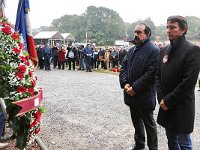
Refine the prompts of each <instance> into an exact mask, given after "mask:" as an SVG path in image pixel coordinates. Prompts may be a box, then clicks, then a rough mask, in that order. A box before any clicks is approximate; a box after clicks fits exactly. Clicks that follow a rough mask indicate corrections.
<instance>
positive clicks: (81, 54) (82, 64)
mask: <svg viewBox="0 0 200 150" xmlns="http://www.w3.org/2000/svg"><path fill="white" fill-rule="evenodd" d="M78 58H79V69H78V70H85V62H84V59H85V57H84V45H81V46H80V47H79V49H78Z"/></svg>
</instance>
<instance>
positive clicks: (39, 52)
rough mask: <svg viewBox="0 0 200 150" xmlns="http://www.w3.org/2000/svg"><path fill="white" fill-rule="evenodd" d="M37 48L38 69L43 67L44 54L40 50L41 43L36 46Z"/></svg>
mask: <svg viewBox="0 0 200 150" xmlns="http://www.w3.org/2000/svg"><path fill="white" fill-rule="evenodd" d="M36 50H37V56H38V63H39V69H40V70H43V69H44V56H43V52H42V44H39V46H38V47H37V48H36Z"/></svg>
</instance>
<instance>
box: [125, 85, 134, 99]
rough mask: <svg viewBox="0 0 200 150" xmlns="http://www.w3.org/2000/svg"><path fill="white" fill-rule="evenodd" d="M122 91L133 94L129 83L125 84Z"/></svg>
mask: <svg viewBox="0 0 200 150" xmlns="http://www.w3.org/2000/svg"><path fill="white" fill-rule="evenodd" d="M124 91H125V92H126V93H127V94H128V95H130V96H134V95H135V92H134V90H133V88H132V87H131V86H130V84H126V85H125V86H124Z"/></svg>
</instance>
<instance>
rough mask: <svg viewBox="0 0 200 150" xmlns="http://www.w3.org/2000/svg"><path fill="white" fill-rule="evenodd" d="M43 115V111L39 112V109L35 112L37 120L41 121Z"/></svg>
mask: <svg viewBox="0 0 200 150" xmlns="http://www.w3.org/2000/svg"><path fill="white" fill-rule="evenodd" d="M41 115H42V113H41V112H39V111H38V112H36V113H35V117H36V120H37V121H38V122H40V119H41Z"/></svg>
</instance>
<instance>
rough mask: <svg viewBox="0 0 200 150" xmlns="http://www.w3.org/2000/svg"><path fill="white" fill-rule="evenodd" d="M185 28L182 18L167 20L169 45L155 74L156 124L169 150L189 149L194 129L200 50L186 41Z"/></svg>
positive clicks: (186, 26) (185, 23)
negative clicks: (162, 133) (162, 129)
mask: <svg viewBox="0 0 200 150" xmlns="http://www.w3.org/2000/svg"><path fill="white" fill-rule="evenodd" d="M187 29H188V24H187V21H186V19H185V18H184V17H182V16H171V17H169V18H168V19H167V35H168V38H169V41H170V44H169V45H167V46H166V47H164V48H163V49H162V50H161V53H160V63H159V67H158V71H157V74H156V83H157V95H158V102H159V104H160V109H159V113H158V119H157V121H158V124H160V125H161V126H163V127H164V128H165V129H166V135H167V139H168V147H169V150H192V141H191V138H190V133H192V132H193V128H194V118H195V94H194V89H195V85H196V82H197V78H198V73H199V69H200V48H199V46H197V45H195V44H193V43H191V42H189V41H187V40H186V38H185V35H186V33H187Z"/></svg>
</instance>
